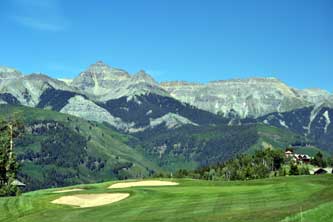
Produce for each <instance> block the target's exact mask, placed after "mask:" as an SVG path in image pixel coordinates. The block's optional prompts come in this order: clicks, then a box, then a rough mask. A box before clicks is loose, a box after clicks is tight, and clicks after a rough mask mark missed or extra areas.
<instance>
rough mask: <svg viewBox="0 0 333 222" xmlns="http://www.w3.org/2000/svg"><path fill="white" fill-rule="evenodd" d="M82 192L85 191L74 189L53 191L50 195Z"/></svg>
mask: <svg viewBox="0 0 333 222" xmlns="http://www.w3.org/2000/svg"><path fill="white" fill-rule="evenodd" d="M83 190H85V189H82V188H74V189H66V190H56V191H53V192H52V193H69V192H75V191H83Z"/></svg>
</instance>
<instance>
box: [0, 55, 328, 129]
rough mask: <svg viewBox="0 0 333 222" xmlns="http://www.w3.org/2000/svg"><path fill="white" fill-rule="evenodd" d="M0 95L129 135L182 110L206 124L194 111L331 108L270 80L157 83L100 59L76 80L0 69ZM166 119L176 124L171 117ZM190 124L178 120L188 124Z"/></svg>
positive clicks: (247, 113) (316, 96)
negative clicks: (123, 130) (103, 122)
mask: <svg viewBox="0 0 333 222" xmlns="http://www.w3.org/2000/svg"><path fill="white" fill-rule="evenodd" d="M0 95H1V97H0V103H11V104H22V105H26V106H31V107H39V108H49V109H53V110H55V111H60V112H65V113H69V114H72V115H76V116H80V117H83V118H86V119H89V120H95V121H99V122H101V121H106V122H109V123H110V124H111V125H113V126H115V127H117V128H118V129H126V130H128V131H131V130H141V129H144V128H145V127H149V126H150V119H149V118H151V121H153V123H159V122H161V121H157V120H160V118H162V117H163V116H164V115H166V114H167V113H172V114H177V115H179V113H180V112H181V115H180V116H182V117H184V118H187V119H188V120H189V121H190V122H193V123H194V124H199V125H202V124H206V123H208V122H209V124H211V120H212V119H214V118H212V117H210V116H209V115H208V114H207V113H201V114H200V115H201V119H207V120H209V121H208V122H207V121H206V122H205V121H201V120H200V118H197V117H196V115H197V114H198V113H200V112H199V111H195V110H196V109H201V110H205V111H209V112H212V113H215V114H219V115H221V116H223V117H226V118H229V119H233V120H235V119H237V120H238V119H240V118H247V117H251V118H258V117H261V116H264V115H267V114H269V113H274V112H277V113H282V112H288V111H292V110H295V109H300V108H304V107H311V106H319V105H322V104H328V106H329V107H333V105H332V104H333V95H332V94H330V93H328V92H326V91H324V90H321V89H304V90H298V89H294V88H291V87H289V86H288V85H286V84H285V83H283V82H281V81H280V80H278V79H275V78H249V79H234V80H224V81H215V82H209V83H207V84H199V83H189V82H181V81H178V82H165V83H161V84H159V83H157V82H156V81H155V80H154V79H153V78H152V77H151V76H150V75H149V74H147V73H146V72H145V71H139V72H138V73H136V74H134V75H131V74H129V73H128V72H126V71H125V70H122V69H118V68H112V67H110V66H108V65H107V64H105V63H103V62H101V61H98V62H96V63H95V64H93V65H91V66H89V67H88V68H87V70H85V71H83V72H82V73H80V74H79V75H78V76H77V77H76V78H75V79H73V80H68V79H66V80H62V81H60V80H56V79H52V78H50V77H48V76H46V75H42V74H31V75H22V74H21V72H19V71H17V70H15V69H12V68H7V67H0ZM156 96H158V97H156ZM157 98H158V99H157ZM178 101H180V102H178ZM140 103H142V105H140ZM175 104H176V105H175ZM182 104H183V105H182ZM184 104H189V105H184ZM111 105H112V106H111ZM65 106H66V107H65ZM143 106H144V107H145V108H142V107H143ZM148 107H149V109H148ZM139 111H140V115H137V113H138V112H139ZM149 112H153V114H152V113H149ZM96 113H98V115H96ZM156 113H158V115H156ZM195 113H196V114H195ZM152 115H154V116H153V117H152ZM198 115H199V114H198ZM203 116H204V117H203ZM148 117H149V118H148ZM166 117H168V118H167V119H168V120H170V119H172V121H173V120H175V118H174V116H166ZM169 117H172V118H169ZM189 117H191V118H189ZM194 117H195V118H194ZM155 119H156V121H154V120H155ZM180 119H181V118H178V119H177V121H178V120H180ZM163 120H164V119H163ZM182 120H184V119H182ZM172 121H171V122H172ZM189 121H180V122H182V123H183V124H186V123H189V124H191V123H190V122H189ZM198 121H199V122H198ZM218 121H219V120H218ZM162 122H163V121H162ZM164 122H168V121H164ZM169 122H170V121H169ZM203 122H204V123H203ZM229 123H233V122H232V121H231V122H229ZM133 124H134V125H133ZM153 125H154V124H153ZM166 125H167V124H166ZM133 126H135V127H134V128H133Z"/></svg>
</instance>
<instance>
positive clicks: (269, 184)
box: [0, 175, 333, 222]
mask: <svg viewBox="0 0 333 222" xmlns="http://www.w3.org/2000/svg"><path fill="white" fill-rule="evenodd" d="M176 181H177V182H179V183H180V185H179V186H171V187H167V186H166V187H140V188H139V187H137V188H124V189H117V190H110V189H107V187H108V186H109V185H110V184H112V183H115V182H108V183H101V184H91V185H81V186H76V187H84V188H86V189H87V190H85V191H83V192H80V193H105V192H108V193H111V192H119V191H121V192H129V193H130V194H131V196H130V197H129V198H127V199H125V200H123V201H120V202H117V203H113V204H109V205H105V206H100V207H94V208H84V209H80V208H74V207H69V206H61V205H55V204H51V203H50V201H52V200H54V199H56V198H58V197H60V196H63V195H70V194H69V193H67V194H53V193H52V191H53V190H51V189H50V190H40V191H35V192H30V193H25V194H23V195H22V196H20V197H11V198H0V221H41V222H42V221H47V222H52V221H57V222H60V221H72V222H75V221H79V222H85V221H112V222H117V221H121V222H123V221H152V222H153V221H154V222H156V221H166V222H168V221H185V222H186V221H189V222H190V221H191V222H192V221H200V222H202V221H226V222H230V221H235V222H242V221H247V222H250V221H267V222H269V221H272V222H273V221H274V222H276V221H300V212H302V221H316V222H320V221H323V222H328V221H330V219H331V218H332V212H333V211H332V206H333V205H332V203H333V202H332V201H333V189H332V188H331V185H332V183H333V176H331V175H323V176H298V177H279V178H272V179H264V180H253V181H245V182H240V181H235V182H221V181H214V182H211V181H201V180H190V179H182V180H176ZM74 193H75V192H74Z"/></svg>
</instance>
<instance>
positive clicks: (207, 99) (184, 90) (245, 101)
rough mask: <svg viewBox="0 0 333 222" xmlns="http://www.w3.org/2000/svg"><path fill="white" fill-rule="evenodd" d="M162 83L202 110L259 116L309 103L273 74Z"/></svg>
mask: <svg viewBox="0 0 333 222" xmlns="http://www.w3.org/2000/svg"><path fill="white" fill-rule="evenodd" d="M161 86H162V87H163V88H164V89H165V90H166V91H168V92H169V93H170V95H171V96H173V97H174V98H176V99H178V100H180V101H182V102H186V103H189V104H191V105H193V106H196V107H198V108H200V109H203V110H208V111H211V112H213V113H221V114H223V115H227V114H228V113H229V112H231V111H235V112H236V113H237V114H238V115H239V116H240V117H242V118H245V117H259V116H262V115H265V114H268V113H272V112H275V111H279V112H283V111H290V110H293V109H295V108H299V107H304V106H307V105H308V104H310V103H309V102H308V101H306V100H305V99H304V98H302V97H300V96H299V95H298V93H297V92H296V90H294V89H293V88H290V87H289V86H287V85H286V84H284V83H283V82H281V81H279V80H278V79H275V78H249V79H235V80H224V81H215V82H209V83H207V84H196V83H186V82H166V83H162V84H161Z"/></svg>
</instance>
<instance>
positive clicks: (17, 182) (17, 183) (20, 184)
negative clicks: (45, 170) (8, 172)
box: [11, 179, 25, 186]
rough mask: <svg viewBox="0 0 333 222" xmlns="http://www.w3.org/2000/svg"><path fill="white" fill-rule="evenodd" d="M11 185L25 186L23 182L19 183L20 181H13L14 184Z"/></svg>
mask: <svg viewBox="0 0 333 222" xmlns="http://www.w3.org/2000/svg"><path fill="white" fill-rule="evenodd" d="M11 185H13V186H25V184H24V183H22V182H21V181H19V180H16V179H15V180H13V182H12V183H11Z"/></svg>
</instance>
